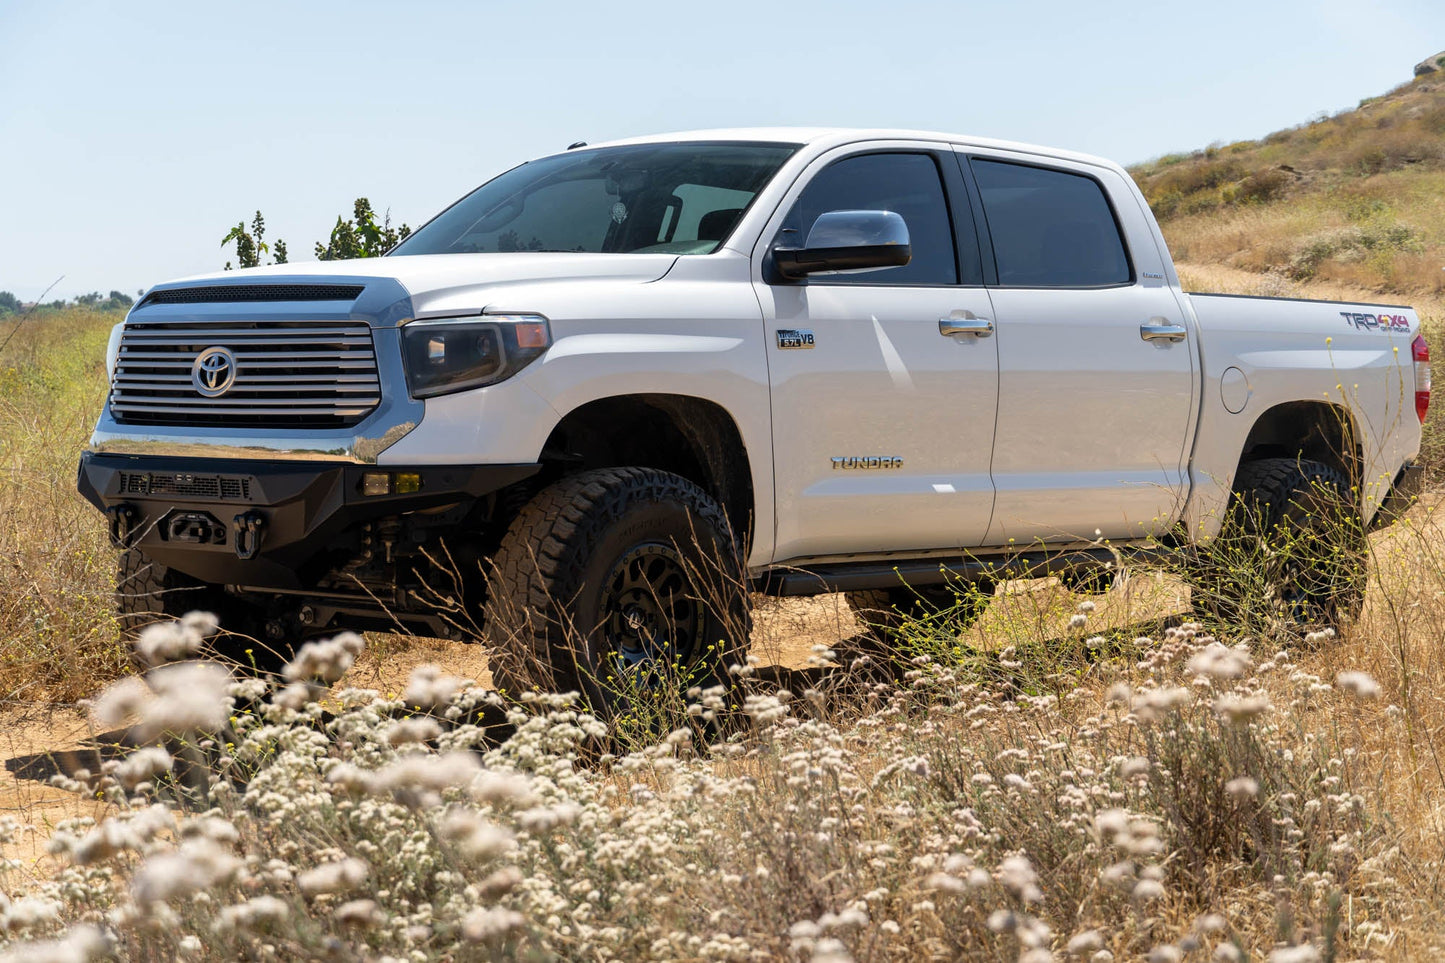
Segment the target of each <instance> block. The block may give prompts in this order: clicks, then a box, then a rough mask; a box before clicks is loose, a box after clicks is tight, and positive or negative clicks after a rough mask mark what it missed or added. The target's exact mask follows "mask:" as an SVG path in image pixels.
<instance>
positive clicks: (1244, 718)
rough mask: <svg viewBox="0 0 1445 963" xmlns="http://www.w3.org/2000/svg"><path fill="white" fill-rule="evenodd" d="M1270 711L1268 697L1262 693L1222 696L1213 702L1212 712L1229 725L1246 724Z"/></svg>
mask: <svg viewBox="0 0 1445 963" xmlns="http://www.w3.org/2000/svg"><path fill="white" fill-rule="evenodd" d="M1269 709H1270V704H1269V696H1268V695H1266V694H1264V693H1263V692H1256V693H1254V694H1253V695H1232V694H1227V695H1222V696H1220V697H1219V698H1217V699H1215V700H1214V711H1215V712H1216V713H1218V714H1219V717H1220V718H1221V719H1224V720H1226V721H1228V722H1229V724H1230V725H1235V726H1241V725H1246V724H1248V723H1249V722H1250V721H1251V720H1252V719H1254V718H1255V717H1256V716H1259V715H1263V714H1264V713H1266V712H1268V711H1269Z"/></svg>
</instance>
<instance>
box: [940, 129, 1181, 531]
mask: <svg viewBox="0 0 1445 963" xmlns="http://www.w3.org/2000/svg"><path fill="white" fill-rule="evenodd" d="M959 159H960V161H961V162H962V163H963V165H964V167H965V169H966V170H967V171H969V172H970V173H971V175H972V178H973V186H974V187H975V188H976V190H977V191H978V196H979V198H980V206H981V208H982V212H983V220H984V223H985V224H986V227H987V234H988V237H989V239H990V240H991V246H990V248H988V249H986V254H988V255H991V256H992V260H993V263H992V264H988V263H987V261H986V265H985V270H986V271H987V272H988V280H989V282H990V295H991V297H992V301H993V306H994V311H995V322H996V326H997V334H996V337H997V344H998V353H999V414H998V429H997V434H996V437H995V443H994V448H993V467H992V478H993V482H994V486H995V488H996V490H997V495H996V498H995V505H994V512H993V517H992V523H991V525H990V528H989V532H988V535H987V541H988V544H990V545H1003V544H1006V543H1009V542H1012V543H1014V544H1015V545H1025V544H1028V543H1032V542H1040V541H1043V542H1060V541H1075V540H1092V539H1095V538H1097V537H1101V536H1102V537H1104V538H1109V539H1132V538H1139V537H1141V536H1145V535H1148V534H1157V533H1159V532H1161V531H1164V530H1166V529H1167V528H1168V527H1169V526H1170V525H1171V524H1172V523H1173V521H1174V520H1175V519H1176V518H1177V517H1178V516H1179V515H1180V512H1181V510H1182V508H1183V504H1184V498H1185V496H1186V495H1187V487H1186V468H1187V465H1186V460H1187V444H1186V443H1187V438H1188V432H1189V426H1190V424H1191V421H1192V416H1193V411H1194V408H1195V400H1194V393H1195V390H1196V388H1195V386H1196V380H1197V378H1196V373H1195V370H1194V358H1195V350H1194V347H1195V346H1194V344H1193V342H1194V338H1195V332H1194V330H1193V328H1192V326H1191V323H1190V320H1189V317H1188V316H1187V315H1186V314H1185V312H1184V310H1183V308H1182V306H1181V305H1180V303H1179V299H1178V297H1177V295H1176V292H1175V291H1174V289H1173V288H1172V287H1170V286H1169V284H1168V281H1167V279H1166V273H1167V272H1166V271H1165V269H1164V265H1163V261H1162V258H1163V255H1162V253H1161V252H1160V250H1159V248H1158V246H1157V245H1156V244H1154V243H1153V234H1152V232H1151V231H1150V230H1149V228H1148V224H1147V220H1146V218H1145V217H1144V216H1143V212H1142V211H1141V210H1140V208H1139V205H1138V204H1137V203H1136V202H1135V201H1134V198H1133V194H1132V191H1130V189H1129V187H1128V186H1127V185H1126V184H1125V183H1123V179H1122V176H1121V175H1120V174H1118V173H1117V172H1115V171H1114V170H1112V169H1109V168H1103V167H1095V166H1093V165H1089V164H1083V163H1071V162H1066V161H1052V160H1050V161H1048V162H1047V163H1041V162H1040V161H1038V160H1037V159H1036V158H1031V157H1029V156H1028V155H1013V154H1010V153H1008V152H1001V151H983V150H969V151H967V152H966V153H964V152H960V155H959ZM1126 238H1130V239H1137V240H1138V241H1139V243H1136V244H1132V245H1131V244H1129V243H1127V241H1126Z"/></svg>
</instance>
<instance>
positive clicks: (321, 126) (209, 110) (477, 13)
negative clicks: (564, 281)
mask: <svg viewBox="0 0 1445 963" xmlns="http://www.w3.org/2000/svg"><path fill="white" fill-rule="evenodd" d="M1440 50H1445V3H1441V2H1439V0H1376V2H1373V3H1370V4H1368V5H1367V4H1365V3H1361V2H1357V0H1313V2H1312V0H1252V2H1240V0H1214V2H1211V3H1200V2H1192V3H1188V4H1182V3H1171V2H1169V0H1164V2H1162V3H1155V4H1152V5H1146V4H1138V3H1114V2H1108V0H1096V2H1092V3H1078V2H1053V0H1049V2H1025V0H1018V2H1013V3H975V2H953V3H948V2H909V0H892V2H887V3H879V2H871V3H855V2H851V0H842V2H838V0H835V2H830V3H788V2H780V0H771V2H754V0H733V2H728V3H686V2H671V3H663V2H650V0H649V2H626V0H611V2H606V3H603V2H596V0H594V2H572V0H542V2H533V3H513V4H499V3H491V2H484V0H475V2H460V0H448V2H441V0H438V2H425V0H413V2H406V3H403V2H391V3H380V2H370V0H355V2H349V3H342V2H315V3H307V2H303V0H293V2H289V3H270V2H249V3H246V4H244V5H234V4H224V5H223V4H211V3H197V2H186V3H161V2H148V0H131V2H127V3H118V2H116V3H107V2H80V0H76V2H59V0H0V290H10V291H13V292H14V293H16V294H18V295H20V296H21V297H22V298H23V299H30V298H33V297H36V296H38V295H39V294H40V292H41V290H43V289H44V288H45V286H46V285H48V284H49V283H50V282H52V281H54V280H55V278H57V277H58V276H60V275H65V280H63V281H62V282H61V283H60V284H59V285H58V286H57V287H56V288H55V290H54V292H52V294H51V295H50V297H52V298H53V297H57V296H61V297H70V296H73V295H75V294H79V293H83V292H86V291H90V290H100V291H103V292H104V291H109V290H111V289H112V288H118V289H121V290H124V291H127V292H129V293H132V294H133V293H134V292H135V291H136V289H138V288H143V287H148V286H150V285H151V284H154V283H157V282H159V281H163V280H166V279H169V278H174V277H178V276H182V275H186V274H194V273H198V272H203V271H210V270H216V269H219V268H220V267H221V265H222V263H223V262H224V261H225V260H226V255H225V254H224V253H223V252H222V250H221V248H220V239H221V237H222V235H223V234H224V233H225V232H226V230H227V228H228V227H229V226H230V225H234V224H235V223H236V222H237V221H238V220H241V219H242V218H243V217H245V218H248V219H249V217H250V215H251V213H252V212H253V211H255V210H256V209H258V208H259V209H260V210H262V211H263V212H264V213H265V215H266V219H267V225H268V235H269V236H270V237H272V238H274V237H277V236H279V237H282V238H284V239H285V240H286V242H287V244H288V246H289V247H290V250H291V258H292V260H293V261H298V260H302V259H309V258H310V257H311V256H312V255H311V248H312V244H313V243H314V242H315V241H317V240H320V239H322V238H323V237H324V236H325V235H326V234H327V233H328V232H329V230H330V227H331V225H332V223H334V221H335V218H336V215H337V214H340V213H342V212H347V213H348V214H349V212H350V209H351V202H352V200H353V199H354V198H355V197H357V196H359V195H365V196H367V197H370V198H371V200H372V201H373V203H374V204H375V205H377V206H378V208H386V207H389V208H390V210H391V213H392V216H393V218H394V219H396V220H398V221H407V222H409V223H411V224H413V225H416V224H417V223H419V222H421V221H424V220H426V219H427V218H428V217H430V216H431V215H432V214H434V213H435V212H436V211H437V210H439V209H440V208H441V207H443V206H444V205H446V204H447V203H449V202H450V201H452V200H454V199H455V198H456V197H457V196H459V195H461V194H462V193H465V192H466V191H467V190H469V189H471V188H472V187H474V186H475V185H476V184H478V183H480V182H482V181H484V180H486V179H487V178H489V177H491V176H492V175H494V174H496V173H498V172H500V171H501V170H504V169H506V168H508V167H510V166H512V165H514V164H516V163H518V162H520V161H523V160H526V159H527V158H529V157H534V156H537V155H539V154H543V153H549V152H552V151H555V150H559V149H561V148H563V147H565V146H566V145H567V144H569V143H571V142H572V141H576V140H586V141H589V142H592V143H596V142H598V141H602V140H606V139H608V138H613V137H623V136H630V135H634V134H643V133H654V132H658V131H667V130H683V129H688V128H696V127H718V126H751V125H762V124H768V125H772V124H799V125H814V124H821V125H844V126H898V127H918V128H927V129H934V130H946V131H958V132H963V133H972V134H980V135H985V136H991V137H1003V138H1008V139H1012V140H1023V141H1033V142H1038V143H1045V144H1051V145H1056V146H1060V147H1068V148H1073V149H1077V150H1083V151H1088V152H1091V153H1097V154H1103V155H1106V156H1109V157H1113V158H1115V159H1117V160H1120V161H1123V162H1125V163H1130V162H1134V161H1140V160H1144V159H1147V158H1149V157H1153V156H1157V155H1160V154H1164V153H1168V152H1171V151H1176V150H1187V149H1191V148H1194V147H1199V146H1203V145H1206V144H1208V143H1210V142H1212V141H1226V142H1227V141H1231V140H1237V139H1242V138H1251V137H1258V136H1261V135H1263V134H1266V133H1268V132H1270V131H1272V130H1276V129H1278V128H1281V127H1286V126H1290V125H1293V124H1296V123H1300V122H1302V121H1305V120H1308V119H1310V118H1311V117H1313V116H1315V115H1317V114H1319V113H1321V112H1326V111H1328V112H1333V111H1336V110H1339V109H1342V108H1348V107H1353V106H1355V104H1356V103H1358V101H1359V100H1360V99H1361V98H1363V97H1366V96H1369V95H1373V94H1378V93H1382V92H1384V91H1385V90H1388V89H1389V88H1391V87H1393V86H1395V85H1396V84H1399V83H1402V82H1404V81H1406V80H1408V79H1409V77H1410V71H1411V67H1412V66H1413V65H1414V64H1415V63H1416V62H1417V61H1419V60H1422V59H1423V58H1424V57H1426V56H1427V55H1430V54H1433V53H1435V52H1437V51H1440Z"/></svg>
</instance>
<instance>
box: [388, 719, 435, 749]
mask: <svg viewBox="0 0 1445 963" xmlns="http://www.w3.org/2000/svg"><path fill="white" fill-rule="evenodd" d="M441 734H442V727H441V726H439V725H438V724H437V721H436V720H435V719H428V718H427V717H426V716H413V717H411V718H410V719H402V720H401V721H400V722H394V723H392V725H391V727H390V728H389V729H387V730H386V742H387V744H388V745H392V746H400V745H405V744H407V743H412V742H430V741H431V740H433V739H435V738H436V737H437V736H439V735H441Z"/></svg>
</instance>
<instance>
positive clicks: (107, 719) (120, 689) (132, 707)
mask: <svg viewBox="0 0 1445 963" xmlns="http://www.w3.org/2000/svg"><path fill="white" fill-rule="evenodd" d="M150 698H151V690H150V688H149V687H148V686H147V685H146V684H145V682H144V681H142V680H141V678H140V677H139V676H134V675H128V676H126V677H125V678H124V679H121V680H120V681H118V682H113V683H111V684H110V685H108V686H106V687H105V690H104V691H102V692H101V694H100V695H99V696H97V697H96V698H95V700H94V701H93V702H92V703H91V705H90V712H91V715H92V716H93V717H94V718H95V721H96V724H97V725H99V726H100V727H101V728H104V729H109V728H111V727H113V726H118V725H120V724H121V723H123V722H125V721H126V720H127V719H129V718H130V717H131V716H134V715H137V714H139V713H140V711H141V709H142V708H143V707H144V706H145V704H146V702H147V701H149V699H150Z"/></svg>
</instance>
